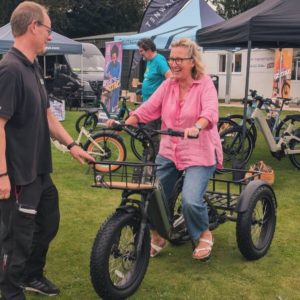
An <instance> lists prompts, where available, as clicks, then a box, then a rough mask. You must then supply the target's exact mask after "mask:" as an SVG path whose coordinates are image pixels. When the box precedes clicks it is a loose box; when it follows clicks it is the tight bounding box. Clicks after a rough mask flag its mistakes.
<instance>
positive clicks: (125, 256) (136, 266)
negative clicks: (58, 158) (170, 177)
mask: <svg viewBox="0 0 300 300" xmlns="http://www.w3.org/2000/svg"><path fill="white" fill-rule="evenodd" d="M119 127H121V128H119V130H123V131H125V132H127V133H128V134H129V135H131V136H132V137H134V138H137V139H139V141H140V142H141V144H142V145H143V147H144V161H142V162H141V161H139V162H125V161H124V162H120V161H116V162H112V161H107V162H105V161H101V162H99V163H101V164H102V165H103V164H107V166H108V169H110V170H111V171H110V172H107V173H99V172H98V171H97V167H96V166H97V164H98V163H97V162H96V163H95V167H94V183H93V187H96V188H107V189H117V190H120V191H121V201H120V205H119V207H118V208H117V209H116V211H115V212H114V213H113V214H112V215H111V216H110V217H108V219H107V220H106V221H105V222H104V223H103V224H102V225H101V227H100V229H99V231H98V233H97V235H96V238H95V241H94V244H93V248H92V253H91V258H90V275H91V281H92V284H93V287H94V289H95V291H96V292H97V294H98V295H99V296H100V297H102V298H104V299H125V298H127V297H129V296H131V295H132V294H133V293H134V292H135V291H136V290H137V289H138V287H139V286H140V284H141V282H142V280H143V278H144V275H145V273H146V271H147V267H148V263H149V257H150V230H149V224H150V223H152V224H154V225H155V228H156V230H157V231H158V232H159V234H160V235H161V236H162V237H164V238H165V239H167V240H168V241H169V242H170V243H171V244H174V245H178V244H182V243H184V242H187V241H190V238H189V234H188V231H187V229H186V226H185V222H184V218H183V215H182V209H181V189H182V184H183V181H184V172H182V174H181V175H180V176H179V178H178V180H177V183H176V186H175V187H174V191H173V197H172V199H173V200H172V203H171V205H169V206H168V205H166V203H165V202H164V193H163V191H162V188H161V186H160V184H159V182H158V180H156V177H155V170H156V167H157V165H156V164H155V163H154V162H153V161H149V160H148V159H147V158H149V153H151V152H152V151H153V148H152V147H153V145H152V142H151V136H153V132H154V131H153V130H152V132H151V133H149V131H148V130H149V129H147V130H146V129H144V128H143V126H142V125H139V126H138V128H134V127H131V126H128V125H119ZM155 134H167V135H172V136H180V137H182V136H183V132H178V131H174V130H172V129H167V130H155ZM152 153H153V152H152ZM116 166H118V168H116ZM113 170H117V171H113ZM226 171H227V172H216V173H215V174H214V175H213V177H212V178H211V179H210V183H209V186H208V189H207V191H206V194H205V201H206V203H207V207H208V212H209V223H210V224H209V227H210V229H211V230H213V229H216V228H217V227H218V226H219V225H220V224H222V223H224V222H226V221H235V222H236V240H237V244H238V248H239V250H240V252H241V253H242V255H243V256H244V257H245V258H246V259H248V260H256V259H259V258H261V257H263V256H264V255H265V254H266V253H267V251H268V249H269V247H270V245H271V243H272V239H273V235H274V232H275V225H276V207H277V204H276V197H275V193H274V191H273V189H272V188H271V186H270V185H268V184H267V183H266V182H264V181H262V180H260V179H259V176H260V173H259V172H252V174H251V175H250V176H249V174H248V176H246V177H247V178H246V179H245V172H246V171H243V170H235V169H231V170H230V171H231V173H232V174H233V175H234V178H232V174H231V173H230V172H228V171H229V170H226ZM238 177H239V178H238ZM254 179H255V180H254ZM192 245H193V243H192ZM193 246H194V245H193Z"/></svg>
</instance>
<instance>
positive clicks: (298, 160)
mask: <svg viewBox="0 0 300 300" xmlns="http://www.w3.org/2000/svg"><path fill="white" fill-rule="evenodd" d="M294 135H295V136H296V137H298V138H300V128H298V129H297V130H296V131H295V132H294ZM290 149H291V150H298V151H300V142H299V141H297V140H291V141H290ZM289 159H290V161H291V163H292V164H293V165H294V166H295V167H296V168H297V169H299V170H300V153H299V154H290V155H289Z"/></svg>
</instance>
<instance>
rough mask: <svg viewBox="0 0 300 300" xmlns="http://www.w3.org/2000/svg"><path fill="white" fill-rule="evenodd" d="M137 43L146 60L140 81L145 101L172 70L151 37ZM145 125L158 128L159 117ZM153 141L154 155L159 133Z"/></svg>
mask: <svg viewBox="0 0 300 300" xmlns="http://www.w3.org/2000/svg"><path fill="white" fill-rule="evenodd" d="M137 45H138V47H139V52H140V55H141V56H142V57H143V59H144V60H146V61H147V66H146V71H145V73H144V80H143V83H142V101H143V102H145V101H147V100H148V98H150V96H151V95H152V94H153V93H154V92H155V91H156V89H157V88H158V87H159V86H160V85H161V83H162V82H163V81H164V80H165V79H166V78H169V77H171V76H172V72H171V70H170V68H169V65H168V63H167V61H166V59H165V57H164V56H162V55H161V54H159V53H157V51H156V46H155V44H154V42H153V41H152V40H151V39H147V38H145V39H141V40H139V41H138V43H137ZM147 127H148V128H150V129H160V127H161V119H157V120H154V121H151V122H149V123H147ZM153 143H154V147H155V149H154V150H155V156H156V155H157V153H158V150H159V135H157V136H155V137H154V138H153Z"/></svg>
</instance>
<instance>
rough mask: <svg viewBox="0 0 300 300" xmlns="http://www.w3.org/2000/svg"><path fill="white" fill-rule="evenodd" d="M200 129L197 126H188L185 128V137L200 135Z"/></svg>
mask: <svg viewBox="0 0 300 300" xmlns="http://www.w3.org/2000/svg"><path fill="white" fill-rule="evenodd" d="M199 132H200V130H199V129H198V128H197V127H195V126H194V127H190V128H186V129H185V130H184V138H185V139H187V138H189V137H190V138H197V137H198V135H199Z"/></svg>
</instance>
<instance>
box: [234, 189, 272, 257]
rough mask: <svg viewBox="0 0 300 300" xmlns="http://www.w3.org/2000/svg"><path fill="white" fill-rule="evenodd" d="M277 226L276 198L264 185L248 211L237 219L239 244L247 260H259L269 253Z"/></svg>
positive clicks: (251, 201)
mask: <svg viewBox="0 0 300 300" xmlns="http://www.w3.org/2000/svg"><path fill="white" fill-rule="evenodd" d="M275 225H276V203H275V197H274V194H273V192H272V190H271V189H270V188H269V187H268V186H266V185H263V186H261V187H259V188H258V189H257V190H256V191H255V192H254V193H253V195H252V197H251V198H250V201H249V206H248V209H247V210H246V211H245V212H243V213H239V214H238V217H237V224H236V237H237V244H238V247H239V249H240V251H241V253H242V254H243V256H244V257H245V258H246V259H248V260H255V259H259V258H261V257H263V256H264V255H265V254H266V253H267V251H268V249H269V247H270V245H271V243H272V240H273V236H274V232H275Z"/></svg>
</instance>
